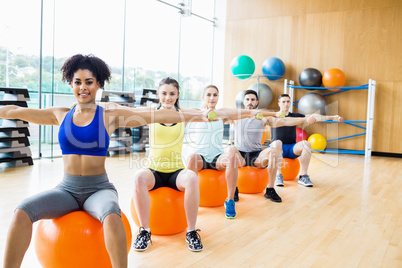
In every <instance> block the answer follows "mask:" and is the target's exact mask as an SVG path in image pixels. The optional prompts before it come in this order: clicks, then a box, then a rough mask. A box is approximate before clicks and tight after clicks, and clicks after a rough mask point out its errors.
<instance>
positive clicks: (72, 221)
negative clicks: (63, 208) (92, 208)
mask: <svg viewBox="0 0 402 268" xmlns="http://www.w3.org/2000/svg"><path fill="white" fill-rule="evenodd" d="M121 218H122V220H123V224H124V228H125V230H126V236H127V254H128V252H129V251H130V248H131V239H132V236H131V228H130V223H129V221H128V219H127V217H126V215H124V213H123V212H122V213H121ZM35 250H36V255H37V257H38V260H39V262H40V264H41V265H42V266H43V267H45V268H71V267H74V268H81V267H82V268H87V267H97V268H109V267H112V263H111V261H110V257H109V254H108V252H107V251H106V246H105V239H104V236H103V225H102V223H101V222H100V221H98V220H96V219H94V218H93V217H91V216H90V215H89V214H87V213H86V212H84V211H75V212H71V213H69V214H66V215H64V216H62V217H59V218H56V219H51V220H40V221H39V224H38V228H37V230H36V236H35Z"/></svg>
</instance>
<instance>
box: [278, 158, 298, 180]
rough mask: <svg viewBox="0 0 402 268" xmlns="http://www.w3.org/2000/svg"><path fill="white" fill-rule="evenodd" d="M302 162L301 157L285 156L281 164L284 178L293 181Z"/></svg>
mask: <svg viewBox="0 0 402 268" xmlns="http://www.w3.org/2000/svg"><path fill="white" fill-rule="evenodd" d="M299 171H300V162H299V159H297V158H296V159H290V158H283V161H282V165H281V173H282V176H283V180H285V181H291V180H293V179H294V178H296V177H297V175H299Z"/></svg>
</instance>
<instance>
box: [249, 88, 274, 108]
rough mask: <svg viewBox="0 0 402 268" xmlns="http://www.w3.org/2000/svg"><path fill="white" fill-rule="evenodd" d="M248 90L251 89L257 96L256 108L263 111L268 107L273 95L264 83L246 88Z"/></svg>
mask: <svg viewBox="0 0 402 268" xmlns="http://www.w3.org/2000/svg"><path fill="white" fill-rule="evenodd" d="M248 89H252V90H254V91H255V92H257V94H258V108H260V109H264V108H268V106H269V105H270V104H271V102H272V98H273V97H274V95H273V94H272V90H271V88H270V87H269V86H268V85H267V84H264V83H259V84H258V83H255V84H252V85H251V86H249V87H248Z"/></svg>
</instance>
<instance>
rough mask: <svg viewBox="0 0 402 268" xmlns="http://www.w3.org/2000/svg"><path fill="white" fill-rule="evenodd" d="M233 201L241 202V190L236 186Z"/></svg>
mask: <svg viewBox="0 0 402 268" xmlns="http://www.w3.org/2000/svg"><path fill="white" fill-rule="evenodd" d="M233 200H234V201H235V202H239V188H237V186H236V191H235V194H234V197H233Z"/></svg>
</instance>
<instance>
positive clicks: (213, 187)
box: [198, 169, 228, 207]
mask: <svg viewBox="0 0 402 268" xmlns="http://www.w3.org/2000/svg"><path fill="white" fill-rule="evenodd" d="M198 182H199V185H200V206H201V207H219V206H223V204H224V203H225V200H226V197H227V196H228V190H227V184H226V178H225V170H213V169H203V170H201V171H198Z"/></svg>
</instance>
